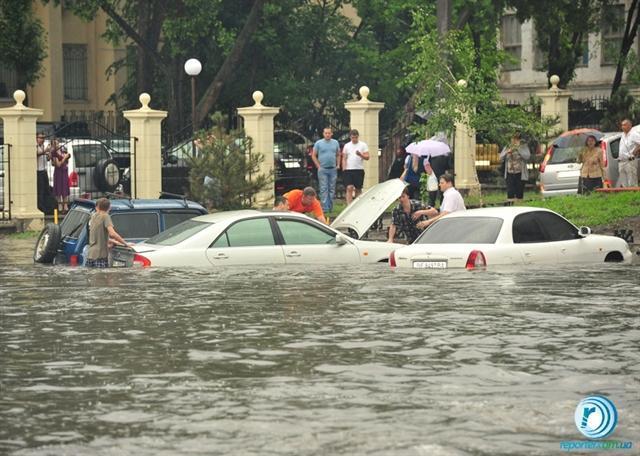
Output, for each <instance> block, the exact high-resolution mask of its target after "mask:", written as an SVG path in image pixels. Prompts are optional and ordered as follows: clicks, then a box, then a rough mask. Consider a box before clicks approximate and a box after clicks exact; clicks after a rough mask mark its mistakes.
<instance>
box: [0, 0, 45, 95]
mask: <svg viewBox="0 0 640 456" xmlns="http://www.w3.org/2000/svg"><path fill="white" fill-rule="evenodd" d="M45 40H46V33H45V31H44V28H43V27H42V24H41V23H40V21H39V20H38V19H36V17H35V15H34V11H33V3H32V2H31V1H25V0H0V49H1V50H2V51H1V52H0V65H2V66H4V67H6V68H10V69H14V70H15V71H16V73H17V75H18V86H19V87H21V88H23V89H24V88H26V86H27V85H33V84H34V83H35V82H36V81H37V80H38V78H39V77H40V75H41V72H42V61H43V60H44V59H45V58H46V56H47V53H46V50H45V47H46V46H45Z"/></svg>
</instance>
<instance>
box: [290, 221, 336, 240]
mask: <svg viewBox="0 0 640 456" xmlns="http://www.w3.org/2000/svg"><path fill="white" fill-rule="evenodd" d="M278 228H280V232H281V233H282V237H283V238H284V243H285V244H287V245H310V244H335V242H336V237H335V235H334V234H333V233H327V232H326V231H324V230H321V229H319V228H318V227H315V226H312V225H310V224H308V223H305V222H300V221H297V220H278Z"/></svg>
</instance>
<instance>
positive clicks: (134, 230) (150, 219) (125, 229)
mask: <svg viewBox="0 0 640 456" xmlns="http://www.w3.org/2000/svg"><path fill="white" fill-rule="evenodd" d="M111 221H112V222H113V227H114V228H115V230H116V231H117V232H118V234H119V235H120V236H122V237H123V238H125V239H147V238H150V237H151V236H155V235H156V234H158V233H159V232H160V220H159V216H158V214H157V213H156V212H125V213H122V214H118V213H115V214H111Z"/></svg>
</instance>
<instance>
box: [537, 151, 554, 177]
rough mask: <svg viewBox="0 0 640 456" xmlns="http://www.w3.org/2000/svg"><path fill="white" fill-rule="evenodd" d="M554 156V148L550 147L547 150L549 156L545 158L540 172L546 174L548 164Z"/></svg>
mask: <svg viewBox="0 0 640 456" xmlns="http://www.w3.org/2000/svg"><path fill="white" fill-rule="evenodd" d="M552 156H553V146H549V148H548V149H547V154H546V155H545V156H544V160H542V164H541V165H540V172H541V173H544V169H545V168H546V167H547V162H548V161H549V160H551V157H552Z"/></svg>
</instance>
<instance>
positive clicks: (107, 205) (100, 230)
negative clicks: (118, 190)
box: [85, 198, 129, 268]
mask: <svg viewBox="0 0 640 456" xmlns="http://www.w3.org/2000/svg"><path fill="white" fill-rule="evenodd" d="M109 209H111V201H109V200H108V199H107V198H100V199H99V200H98V201H96V212H95V213H94V214H93V215H92V216H91V219H90V220H89V250H88V252H87V259H86V263H85V266H87V267H89V268H108V267H109V248H110V247H111V246H112V245H113V243H114V241H115V242H116V243H118V244H121V245H129V244H127V241H125V240H124V239H123V238H122V236H120V235H119V234H118V232H117V231H116V230H115V229H114V228H113V222H112V221H111V216H110V215H109Z"/></svg>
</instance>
